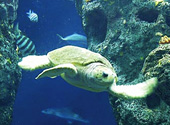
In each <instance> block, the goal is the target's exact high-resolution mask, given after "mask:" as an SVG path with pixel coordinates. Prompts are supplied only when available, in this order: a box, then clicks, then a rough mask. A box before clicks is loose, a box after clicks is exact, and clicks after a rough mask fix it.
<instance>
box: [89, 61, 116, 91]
mask: <svg viewBox="0 0 170 125" xmlns="http://www.w3.org/2000/svg"><path fill="white" fill-rule="evenodd" d="M86 77H87V78H88V81H89V83H91V84H93V85H94V87H95V88H96V89H99V90H100V88H101V89H102V90H105V89H107V88H108V87H110V86H111V85H112V84H116V82H117V75H116V73H115V71H114V69H113V68H110V67H107V66H106V65H104V64H102V63H92V64H90V65H89V66H88V69H87V74H86ZM93 85H92V86H93Z"/></svg>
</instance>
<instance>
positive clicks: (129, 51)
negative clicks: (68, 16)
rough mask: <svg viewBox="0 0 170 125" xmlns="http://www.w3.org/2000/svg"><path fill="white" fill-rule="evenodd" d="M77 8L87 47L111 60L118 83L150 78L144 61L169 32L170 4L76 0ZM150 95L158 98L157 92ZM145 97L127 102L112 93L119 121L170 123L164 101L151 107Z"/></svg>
mask: <svg viewBox="0 0 170 125" xmlns="http://www.w3.org/2000/svg"><path fill="white" fill-rule="evenodd" d="M76 7H77V10H78V12H79V14H80V16H81V18H82V25H83V28H84V31H85V33H86V35H87V39H88V49H90V50H92V51H95V52H98V53H100V54H102V55H103V56H105V57H106V58H107V59H108V60H109V61H110V62H111V63H112V65H113V66H114V68H115V70H116V72H117V74H118V81H119V82H118V84H125V83H127V84H136V83H137V82H139V81H142V80H144V79H147V78H148V77H145V75H144V77H145V78H143V75H142V72H141V70H142V67H143V63H144V60H145V58H146V57H147V56H148V54H149V53H150V52H151V51H152V50H153V49H155V48H156V47H157V46H158V44H159V40H160V37H161V36H162V35H168V34H169V33H170V16H169V15H170V3H168V2H161V3H159V4H157V5H156V4H155V2H154V1H152V0H114V1H113V0H90V1H86V0H76ZM150 63H151V64H152V62H150ZM151 66H153V65H151ZM167 72H168V71H167ZM151 77H153V76H151ZM148 98H152V99H155V100H159V99H157V95H151V97H148ZM158 98H159V97H158ZM146 100H148V99H147V98H146V99H139V100H128V101H127V100H122V99H117V98H115V97H112V96H111V97H110V103H111V105H112V107H113V110H114V113H115V114H116V115H115V117H116V119H117V123H118V124H120V125H121V124H129V125H138V124H140V125H142V124H147V125H148V124H164V123H169V124H170V122H169V120H168V118H165V116H166V115H167V114H166V113H168V112H169V111H170V110H169V106H168V105H167V104H166V103H165V101H162V100H160V103H158V104H156V105H154V106H152V104H150V103H148V102H147V101H146ZM153 107H154V108H153ZM165 107H166V109H165ZM165 110H166V111H165Z"/></svg>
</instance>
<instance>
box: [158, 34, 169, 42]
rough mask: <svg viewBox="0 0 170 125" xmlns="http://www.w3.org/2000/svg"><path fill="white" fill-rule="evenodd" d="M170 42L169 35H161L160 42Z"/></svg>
mask: <svg viewBox="0 0 170 125" xmlns="http://www.w3.org/2000/svg"><path fill="white" fill-rule="evenodd" d="M168 43H170V38H169V37H168V36H166V35H165V36H163V37H161V40H160V41H159V44H168Z"/></svg>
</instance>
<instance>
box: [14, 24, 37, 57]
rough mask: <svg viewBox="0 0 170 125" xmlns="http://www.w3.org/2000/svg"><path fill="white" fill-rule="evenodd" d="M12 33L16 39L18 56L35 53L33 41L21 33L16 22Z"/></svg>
mask: <svg viewBox="0 0 170 125" xmlns="http://www.w3.org/2000/svg"><path fill="white" fill-rule="evenodd" d="M14 34H15V39H16V48H17V53H18V56H19V57H21V58H22V57H25V56H28V55H35V54H36V49H35V45H34V43H33V41H31V40H30V38H28V37H27V36H25V35H23V34H22V32H21V30H20V29H19V24H18V23H17V24H16V25H15V28H14Z"/></svg>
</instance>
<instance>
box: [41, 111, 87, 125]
mask: <svg viewBox="0 0 170 125" xmlns="http://www.w3.org/2000/svg"><path fill="white" fill-rule="evenodd" d="M41 112H42V113H44V114H48V115H55V116H57V117H60V118H63V119H66V120H68V123H70V120H74V121H79V122H83V123H89V121H88V120H85V119H83V118H82V117H81V116H80V115H78V114H76V113H74V112H73V111H71V110H70V109H69V108H48V109H45V110H42V111H41Z"/></svg>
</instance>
